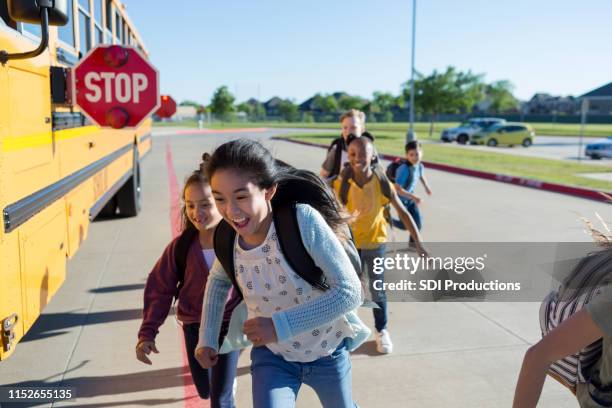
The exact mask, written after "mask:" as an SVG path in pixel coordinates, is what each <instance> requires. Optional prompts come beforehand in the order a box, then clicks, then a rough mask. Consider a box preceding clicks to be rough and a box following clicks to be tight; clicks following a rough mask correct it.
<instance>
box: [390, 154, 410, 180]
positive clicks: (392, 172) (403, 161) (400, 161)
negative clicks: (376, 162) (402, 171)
mask: <svg viewBox="0 0 612 408" xmlns="http://www.w3.org/2000/svg"><path fill="white" fill-rule="evenodd" d="M402 164H408V160H406V159H401V158H399V157H397V158H396V159H395V160H393V161H392V162H391V163H389V165H388V166H387V169H386V170H385V175H386V176H387V178H388V179H389V180H390V181H391V182H392V183H395V176H396V175H397V169H399V168H400V167H401V166H402Z"/></svg>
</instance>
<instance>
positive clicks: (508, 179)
mask: <svg viewBox="0 0 612 408" xmlns="http://www.w3.org/2000/svg"><path fill="white" fill-rule="evenodd" d="M273 139H275V140H284V141H287V142H291V143H297V144H302V145H306V146H315V147H322V148H327V147H328V146H327V145H323V144H319V143H312V142H305V141H302V140H291V139H285V138H273ZM380 157H382V158H383V159H387V160H395V159H397V158H400V157H399V156H394V155H390V154H380ZM423 163H424V164H425V166H427V167H428V168H431V169H435V170H442V171H447V172H449V173H455V174H462V175H464V176H470V177H478V178H482V179H486V180H492V181H499V182H502V183H508V184H514V185H516V186H522V187H530V188H535V189H539V190H545V191H551V192H554V193H559V194H565V195H571V196H574V197H580V198H586V199H589V200H595V201H601V202H606V203H609V199H608V198H606V197H605V196H604V194H607V195H609V196H612V191H597V190H591V189H588V188H583V187H573V186H566V185H563V184H556V183H548V182H545V181H540V180H534V179H527V178H523V177H517V176H509V175H507V174H498V173H490V172H486V171H480V170H472V169H465V168H463V167H456V166H451V165H448V164H440V163H432V162H428V161H423Z"/></svg>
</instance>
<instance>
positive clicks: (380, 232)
mask: <svg viewBox="0 0 612 408" xmlns="http://www.w3.org/2000/svg"><path fill="white" fill-rule="evenodd" d="M373 154H374V146H373V143H372V141H371V140H370V139H369V138H367V137H359V138H353V139H351V140H350V141H349V145H348V165H347V166H345V167H344V169H342V171H341V173H340V177H339V178H338V179H337V180H336V182H335V183H334V189H335V190H336V193H337V194H338V197H339V199H340V202H341V203H342V204H344V205H345V206H346V208H347V210H348V212H349V213H350V214H352V215H353V216H354V217H355V218H354V220H353V222H352V224H351V229H352V232H353V237H354V239H355V245H356V247H357V249H358V250H359V255H360V257H361V264H362V269H363V270H364V271H367V274H368V275H367V276H368V279H369V281H370V282H373V281H374V280H375V279H377V280H383V281H384V273H383V274H377V275H375V274H374V273H373V268H372V266H373V262H374V258H382V257H384V256H385V243H386V242H387V227H388V226H389V222H388V221H387V217H385V207H386V206H387V205H389V204H391V205H392V206H393V207H394V208H395V210H396V211H397V213H398V214H399V216H400V219H401V220H402V222H403V224H404V226H405V227H406V229H407V230H408V231H409V232H410V236H411V237H412V238H413V239H414V241H415V245H416V249H417V252H418V253H419V254H425V255H426V252H425V250H424V248H423V246H422V240H421V236H420V234H419V231H418V229H417V228H416V225H415V223H414V220H413V219H412V217H411V216H410V214H409V213H408V211H406V209H405V208H404V206H403V205H402V203H401V201H400V199H399V198H398V195H397V193H396V192H395V188H394V187H393V185H392V184H391V182H390V181H389V180H388V179H387V177H386V176H385V175H384V172H383V171H381V170H380V169H379V166H375V167H372V165H371V164H372V157H373ZM370 291H371V293H372V300H374V301H375V303H376V304H377V305H378V306H379V308H377V309H373V312H374V325H375V327H376V331H377V337H376V349H377V350H378V352H379V353H384V354H388V353H391V352H392V351H393V343H392V342H391V337H390V335H389V332H388V331H387V299H386V295H385V292H384V291H375V290H373V288H372V287H371V284H370Z"/></svg>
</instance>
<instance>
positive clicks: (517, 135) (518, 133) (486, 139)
mask: <svg viewBox="0 0 612 408" xmlns="http://www.w3.org/2000/svg"><path fill="white" fill-rule="evenodd" d="M534 137H535V132H534V130H533V128H532V127H531V125H527V124H524V123H512V122H507V123H503V124H497V125H493V126H491V127H489V128H487V129H483V130H480V131H478V132H476V133H475V134H474V135H473V136H472V144H481V145H487V146H497V145H509V146H514V145H522V146H523V147H529V146H531V145H532V144H533V138H534Z"/></svg>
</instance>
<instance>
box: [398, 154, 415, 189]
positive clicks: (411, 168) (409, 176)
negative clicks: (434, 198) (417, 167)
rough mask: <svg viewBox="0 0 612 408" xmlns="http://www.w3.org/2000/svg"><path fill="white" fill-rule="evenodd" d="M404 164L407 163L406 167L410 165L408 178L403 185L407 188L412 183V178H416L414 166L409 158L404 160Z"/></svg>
mask: <svg viewBox="0 0 612 408" xmlns="http://www.w3.org/2000/svg"><path fill="white" fill-rule="evenodd" d="M402 164H405V165H406V167H408V178H407V179H406V184H405V185H403V186H402V188H404V189H406V188H408V187H409V186H410V185H411V184H412V179H413V178H414V166H413V165H412V164H410V163H409V162H408V161H407V160H404V161H403V162H402ZM398 170H399V168H398Z"/></svg>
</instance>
